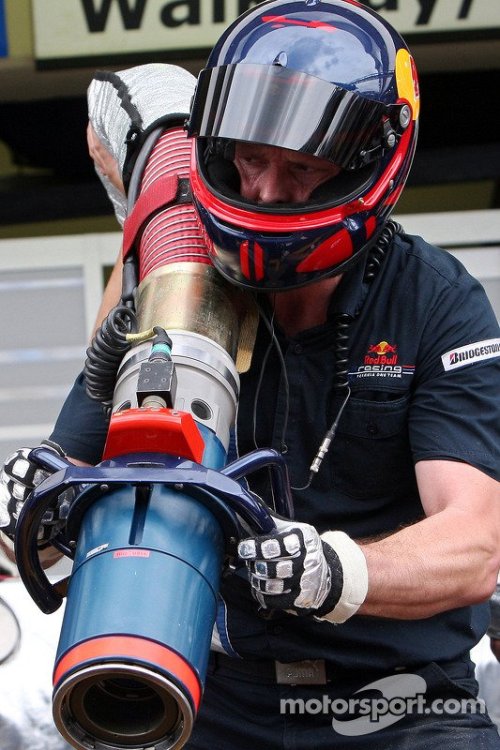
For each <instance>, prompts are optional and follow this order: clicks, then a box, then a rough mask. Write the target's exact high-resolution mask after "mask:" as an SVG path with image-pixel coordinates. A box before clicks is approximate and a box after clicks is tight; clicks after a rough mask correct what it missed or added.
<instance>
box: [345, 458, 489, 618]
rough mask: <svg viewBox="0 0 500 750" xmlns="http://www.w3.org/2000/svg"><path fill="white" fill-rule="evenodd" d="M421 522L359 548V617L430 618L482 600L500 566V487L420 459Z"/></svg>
mask: <svg viewBox="0 0 500 750" xmlns="http://www.w3.org/2000/svg"><path fill="white" fill-rule="evenodd" d="M416 475H417V482H418V487H419V492H420V497H421V499H422V504H423V507H424V511H425V513H426V516H427V517H426V518H425V519H424V520H422V521H419V522H418V523H416V524H414V525H413V526H408V527H406V528H404V529H401V530H400V531H398V532H396V533H395V534H392V535H390V536H388V537H386V538H384V539H382V540H379V541H376V542H372V543H367V544H361V548H362V550H363V552H364V555H365V557H366V560H367V565H368V580H369V586H368V594H367V596H366V599H365V602H364V604H363V605H362V606H361V607H360V609H359V613H360V614H366V615H376V616H380V617H393V618H397V619H418V618H424V617H430V616H431V615H434V614H436V613H438V612H443V611H445V610H448V609H455V608H456V607H462V606H467V605H470V604H475V603H477V602H481V601H484V600H486V599H487V598H488V597H489V596H491V594H492V592H493V591H494V589H495V585H496V580H497V574H498V569H499V567H500V484H499V483H498V482H497V481H495V480H494V479H492V478H491V477H488V476H487V475H486V474H484V473H483V472H481V471H479V470H478V469H475V468H474V467H473V466H470V465H469V464H465V463H460V462H455V461H443V460H439V461H438V460H436V461H421V462H419V463H418V464H417V465H416Z"/></svg>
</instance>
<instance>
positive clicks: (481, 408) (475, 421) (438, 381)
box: [409, 269, 500, 479]
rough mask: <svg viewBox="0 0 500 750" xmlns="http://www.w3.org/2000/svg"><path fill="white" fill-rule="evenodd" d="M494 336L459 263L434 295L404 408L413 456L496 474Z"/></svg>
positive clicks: (499, 373) (498, 369) (499, 380)
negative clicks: (451, 277)
mask: <svg viewBox="0 0 500 750" xmlns="http://www.w3.org/2000/svg"><path fill="white" fill-rule="evenodd" d="M434 291H436V290H434ZM429 303H430V300H429ZM499 335H500V332H499V327H498V323H497V321H496V318H495V315H494V313H493V310H492V308H491V305H490V303H489V301H488V298H487V296H486V293H485V292H484V289H483V288H482V286H481V284H479V282H478V281H476V280H475V279H473V278H472V277H471V276H469V274H467V272H466V271H465V269H463V272H462V273H460V274H459V275H458V277H457V278H456V279H455V281H454V283H451V284H443V285H442V286H441V290H440V292H439V294H435V295H434V298H433V300H432V304H429V313H428V316H427V320H426V325H425V328H424V331H423V334H422V341H421V346H420V355H419V362H418V363H417V373H418V375H417V379H416V383H415V385H416V387H415V390H414V395H413V399H412V406H411V409H410V423H409V424H410V440H411V445H412V451H413V457H414V460H415V461H419V460H425V459H449V460H457V461H464V462H466V463H469V464H471V465H473V466H475V467H476V468H478V469H480V470H481V471H483V472H485V473H486V474H488V475H490V476H492V477H494V478H496V479H500V388H499V385H500V338H499Z"/></svg>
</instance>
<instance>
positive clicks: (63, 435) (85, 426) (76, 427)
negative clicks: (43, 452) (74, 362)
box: [50, 373, 109, 465]
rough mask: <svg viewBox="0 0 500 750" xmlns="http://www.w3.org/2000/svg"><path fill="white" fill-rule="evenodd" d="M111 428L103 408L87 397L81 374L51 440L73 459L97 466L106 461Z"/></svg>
mask: <svg viewBox="0 0 500 750" xmlns="http://www.w3.org/2000/svg"><path fill="white" fill-rule="evenodd" d="M108 425H109V420H108V418H107V417H106V415H105V413H104V409H103V407H102V405H101V404H100V403H99V402H97V401H94V400H92V399H91V398H89V396H88V395H87V392H86V390H85V382H84V377H83V373H80V375H78V377H77V379H76V380H75V383H74V385H73V388H72V389H71V391H70V392H69V394H68V396H67V398H66V401H65V402H64V404H63V406H62V409H61V411H60V413H59V416H58V417H57V420H56V424H55V427H54V430H53V432H52V434H51V435H50V439H51V440H54V441H55V442H56V443H58V445H60V446H61V448H62V449H63V450H64V452H65V453H66V454H67V455H68V456H70V457H71V458H76V459H78V460H79V461H84V462H85V463H88V464H93V465H94V464H98V463H99V462H100V461H101V460H102V453H103V450H104V444H105V442H106V436H107V433H108Z"/></svg>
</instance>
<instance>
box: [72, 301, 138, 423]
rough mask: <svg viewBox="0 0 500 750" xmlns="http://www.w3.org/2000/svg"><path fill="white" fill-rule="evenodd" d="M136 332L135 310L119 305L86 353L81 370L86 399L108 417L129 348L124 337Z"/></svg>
mask: <svg viewBox="0 0 500 750" xmlns="http://www.w3.org/2000/svg"><path fill="white" fill-rule="evenodd" d="M136 330H137V318H136V315H135V312H134V310H132V309H131V308H130V307H125V306H124V305H118V306H117V307H114V308H113V309H112V310H111V312H110V313H109V314H108V316H107V318H106V319H105V320H104V322H103V323H102V324H101V327H100V328H99V329H98V331H97V333H96V334H95V336H94V338H93V340H92V343H91V344H90V346H89V348H88V349H87V359H86V360H85V365H84V369H83V373H84V377H85V388H86V391H87V395H88V396H89V397H90V398H91V399H93V400H94V401H100V402H101V403H102V405H103V407H104V410H105V412H106V413H107V414H109V413H110V411H111V408H112V405H113V393H114V389H115V385H116V376H117V373H118V368H119V367H120V364H121V361H122V359H123V357H124V355H125V353H126V352H127V351H128V350H129V349H130V346H131V344H130V343H129V341H127V334H128V333H132V332H134V331H136Z"/></svg>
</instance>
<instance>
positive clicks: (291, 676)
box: [274, 659, 326, 685]
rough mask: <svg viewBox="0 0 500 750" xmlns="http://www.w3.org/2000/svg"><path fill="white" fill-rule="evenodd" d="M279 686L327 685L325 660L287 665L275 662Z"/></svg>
mask: <svg viewBox="0 0 500 750" xmlns="http://www.w3.org/2000/svg"><path fill="white" fill-rule="evenodd" d="M274 666H275V669H276V682H277V683H278V685H326V666H325V660H324V659H304V660H303V661H291V662H288V663H287V664H285V663H283V662H281V661H275V662H274Z"/></svg>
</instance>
